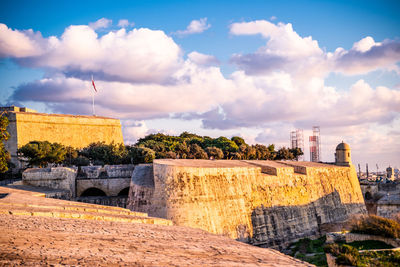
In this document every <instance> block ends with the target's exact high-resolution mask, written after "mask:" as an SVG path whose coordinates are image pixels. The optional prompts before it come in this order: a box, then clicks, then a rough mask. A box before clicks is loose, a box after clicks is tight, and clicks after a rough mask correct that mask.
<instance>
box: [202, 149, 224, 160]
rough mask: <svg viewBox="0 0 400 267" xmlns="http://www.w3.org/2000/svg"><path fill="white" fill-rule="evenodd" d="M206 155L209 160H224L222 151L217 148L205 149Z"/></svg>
mask: <svg viewBox="0 0 400 267" xmlns="http://www.w3.org/2000/svg"><path fill="white" fill-rule="evenodd" d="M206 153H207V155H208V157H209V158H213V159H222V158H224V152H222V150H221V149H220V148H218V147H215V146H213V147H207V148H206Z"/></svg>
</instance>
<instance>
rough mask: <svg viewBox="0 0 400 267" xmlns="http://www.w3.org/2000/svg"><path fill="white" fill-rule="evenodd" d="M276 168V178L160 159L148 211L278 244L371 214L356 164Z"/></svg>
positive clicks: (257, 171) (238, 169)
mask: <svg viewBox="0 0 400 267" xmlns="http://www.w3.org/2000/svg"><path fill="white" fill-rule="evenodd" d="M178 162H179V161H178ZM260 162H261V161H259V162H258V163H257V164H259V163H260ZM274 164H275V163H274ZM276 170H277V171H276V173H277V174H278V175H277V176H274V175H267V174H264V173H262V172H261V167H257V166H254V165H251V164H248V166H239V167H234V166H232V167H201V166H196V167H190V166H179V164H171V161H167V160H156V161H155V162H154V163H153V171H154V193H153V195H152V197H151V198H150V199H148V200H149V201H150V203H151V205H148V206H147V208H146V209H147V210H142V211H144V212H148V213H149V215H150V216H157V217H162V218H167V219H170V220H172V221H173V222H174V223H175V224H177V225H185V226H190V227H195V228H201V229H204V230H206V231H209V232H211V233H216V234H224V235H227V236H230V237H231V238H238V239H242V240H246V239H247V238H251V237H254V238H257V237H260V236H261V237H262V238H261V239H260V238H259V239H260V240H258V241H259V242H261V243H259V244H267V243H266V242H268V241H270V240H275V241H274V242H273V244H272V245H280V244H282V243H284V242H286V241H287V240H290V239H293V238H292V237H291V235H293V234H294V236H295V237H300V236H302V235H303V236H304V234H309V233H310V232H311V233H312V232H315V233H317V232H318V231H319V226H320V225H321V224H323V223H331V222H336V221H338V220H342V219H346V218H347V216H348V215H349V214H353V213H359V212H361V213H365V205H364V200H363V196H362V193H361V189H360V186H359V184H358V180H357V176H356V172H355V169H354V167H337V166H331V167H330V166H329V167H327V166H325V165H324V167H307V168H306V171H307V175H303V174H297V173H294V168H288V167H282V168H279V166H276ZM131 188H132V184H131ZM272 208H275V209H280V210H279V212H278V217H274V216H271V214H275V212H270V211H271V209H272ZM338 215H340V216H339V217H336V216H338ZM303 217H304V218H305V219H302V218H303ZM275 219H277V220H275ZM271 220H275V221H271ZM253 227H254V229H253ZM307 229H308V230H307ZM304 230H306V231H304ZM303 232H304V233H303ZM253 233H254V236H253ZM302 233H303V234H302ZM254 238H253V239H254ZM253 241H254V243H257V242H258V241H257V240H255V239H254V240H253Z"/></svg>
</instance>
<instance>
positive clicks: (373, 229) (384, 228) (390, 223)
mask: <svg viewBox="0 0 400 267" xmlns="http://www.w3.org/2000/svg"><path fill="white" fill-rule="evenodd" d="M351 232H352V233H360V234H368V235H378V236H384V237H391V238H400V223H399V222H397V221H395V220H392V219H387V218H383V217H379V216H375V215H367V216H361V217H360V218H358V219H357V220H354V221H353V222H352V226H351Z"/></svg>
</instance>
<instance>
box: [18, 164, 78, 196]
mask: <svg viewBox="0 0 400 267" xmlns="http://www.w3.org/2000/svg"><path fill="white" fill-rule="evenodd" d="M76 174H77V169H76V168H66V167H57V168H32V169H27V170H25V171H24V172H23V173H22V182H23V184H24V185H31V186H38V187H48V188H52V189H63V190H67V191H69V192H70V194H69V198H72V197H74V196H75V179H76Z"/></svg>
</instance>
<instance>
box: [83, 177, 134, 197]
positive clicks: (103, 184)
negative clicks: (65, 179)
mask: <svg viewBox="0 0 400 267" xmlns="http://www.w3.org/2000/svg"><path fill="white" fill-rule="evenodd" d="M130 180H131V179H130V178H107V177H106V178H103V179H98V178H96V179H77V180H76V196H77V197H80V196H82V194H83V193H84V192H85V191H86V190H87V189H89V188H97V189H100V190H101V191H103V192H104V193H105V194H106V196H118V195H119V193H120V192H121V191H122V190H124V189H125V188H129V185H130Z"/></svg>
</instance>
